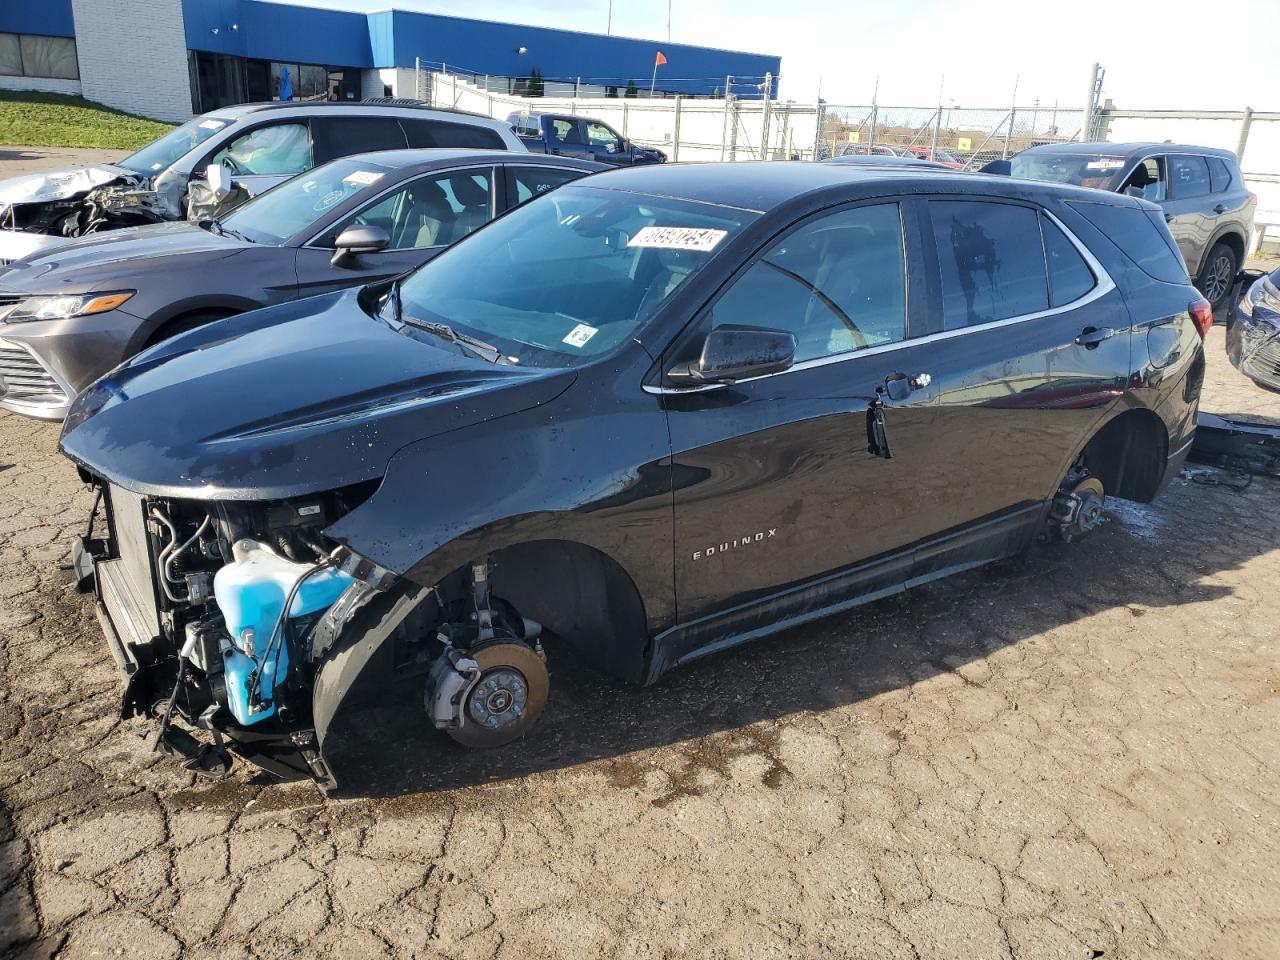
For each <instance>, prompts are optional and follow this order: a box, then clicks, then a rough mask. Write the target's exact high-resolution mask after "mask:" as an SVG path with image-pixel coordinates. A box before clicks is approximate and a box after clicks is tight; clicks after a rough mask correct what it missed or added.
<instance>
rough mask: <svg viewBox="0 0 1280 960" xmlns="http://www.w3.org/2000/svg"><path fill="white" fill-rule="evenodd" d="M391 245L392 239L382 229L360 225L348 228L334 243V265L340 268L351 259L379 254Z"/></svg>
mask: <svg viewBox="0 0 1280 960" xmlns="http://www.w3.org/2000/svg"><path fill="white" fill-rule="evenodd" d="M390 243H391V237H390V236H388V235H387V231H385V230H383V229H382V228H381V227H375V226H372V225H368V224H360V225H358V226H354V227H347V229H345V230H343V231H342V232H341V233H340V234H338V239H337V240H335V241H334V243H333V245H334V251H333V259H332V261H331V262H332V263H333V265H334V266H335V267H336V266H339V265H341V264H342V263H344V262H345V261H347V260H348V259H349V258H351V257H355V256H357V255H358V254H361V253H377V252H378V251H379V250H385V249H386V248H387V245H388V244H390Z"/></svg>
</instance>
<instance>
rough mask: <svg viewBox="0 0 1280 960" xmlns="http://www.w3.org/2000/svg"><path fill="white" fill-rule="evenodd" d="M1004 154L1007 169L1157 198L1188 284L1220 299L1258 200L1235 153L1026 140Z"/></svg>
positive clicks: (1240, 257)
mask: <svg viewBox="0 0 1280 960" xmlns="http://www.w3.org/2000/svg"><path fill="white" fill-rule="evenodd" d="M1008 162H1009V174H1010V175H1011V176H1014V177H1020V178H1022V179H1026V180H1047V181H1051V182H1054V183H1074V184H1076V185H1078V186H1083V187H1094V188H1096V189H1098V190H1109V191H1112V192H1114V193H1128V194H1131V195H1133V196H1137V197H1142V198H1143V199H1145V200H1150V201H1151V202H1152V203H1156V204H1158V205H1159V206H1160V208H1161V209H1162V210H1163V211H1164V219H1165V222H1166V223H1167V224H1168V225H1169V232H1170V234H1172V236H1173V239H1174V242H1175V243H1176V244H1177V245H1178V251H1179V252H1180V254H1181V255H1182V259H1183V261H1184V262H1185V263H1186V267H1187V273H1188V274H1189V275H1190V276H1191V277H1192V278H1194V280H1195V284H1196V287H1197V288H1199V290H1200V292H1201V293H1203V294H1204V295H1205V297H1206V299H1208V300H1209V302H1210V303H1211V304H1213V307H1214V309H1215V310H1216V309H1217V308H1219V307H1221V306H1223V305H1224V304H1225V303H1226V302H1227V298H1228V297H1229V296H1230V295H1231V289H1232V287H1233V286H1234V285H1235V281H1236V275H1237V274H1238V273H1239V271H1240V268H1241V267H1242V266H1243V265H1244V262H1245V257H1246V256H1247V254H1248V251H1249V245H1250V241H1251V237H1252V235H1253V215H1254V212H1255V210H1256V209H1257V206H1258V198H1257V197H1256V196H1255V195H1254V194H1253V193H1251V192H1250V191H1249V190H1248V189H1247V188H1246V187H1245V185H1244V178H1243V177H1242V176H1241V174H1240V166H1239V164H1238V163H1237V162H1236V157H1235V154H1233V153H1231V152H1230V151H1227V150H1214V149H1212V148H1210V147H1198V146H1193V145H1190V144H1176V143H1056V144H1047V145H1044V146H1037V147H1031V148H1029V149H1027V150H1024V151H1022V152H1021V153H1019V154H1017V155H1015V156H1013V157H1011V158H1010V159H1009V161H1008ZM992 172H995V171H992Z"/></svg>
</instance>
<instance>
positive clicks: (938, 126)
mask: <svg viewBox="0 0 1280 960" xmlns="http://www.w3.org/2000/svg"><path fill="white" fill-rule="evenodd" d="M946 80H947V78H946V76H943V78H942V83H946ZM942 83H939V84H938V116H937V118H936V119H935V120H934V123H933V146H932V148H931V149H930V151H929V159H930V160H936V159H937V157H938V134H940V133H941V132H942Z"/></svg>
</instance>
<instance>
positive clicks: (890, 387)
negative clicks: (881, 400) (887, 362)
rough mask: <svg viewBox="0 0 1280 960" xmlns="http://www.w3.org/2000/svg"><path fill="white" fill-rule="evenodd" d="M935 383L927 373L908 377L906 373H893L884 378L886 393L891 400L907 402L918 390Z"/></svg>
mask: <svg viewBox="0 0 1280 960" xmlns="http://www.w3.org/2000/svg"><path fill="white" fill-rule="evenodd" d="M931 383H933V377H932V376H931V375H930V374H927V373H917V374H916V375H915V376H907V375H906V374H905V373H891V374H889V376H887V377H885V378H884V392H885V393H886V394H888V396H889V399H890V400H905V399H907V397H909V396H911V394H912V393H914V392H915V391H917V390H923V389H924V388H925V387H927V386H928V385H929V384H931Z"/></svg>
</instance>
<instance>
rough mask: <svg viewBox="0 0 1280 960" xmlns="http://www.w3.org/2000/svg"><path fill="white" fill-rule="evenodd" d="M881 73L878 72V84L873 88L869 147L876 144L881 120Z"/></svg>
mask: <svg viewBox="0 0 1280 960" xmlns="http://www.w3.org/2000/svg"><path fill="white" fill-rule="evenodd" d="M879 97H880V74H878V73H877V74H876V85H875V86H874V87H873V88H872V90H871V139H870V140H868V141H867V145H868V146H869V147H874V146H875V145H876V125H877V124H878V123H879V122H880V105H879V104H880V100H879Z"/></svg>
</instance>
